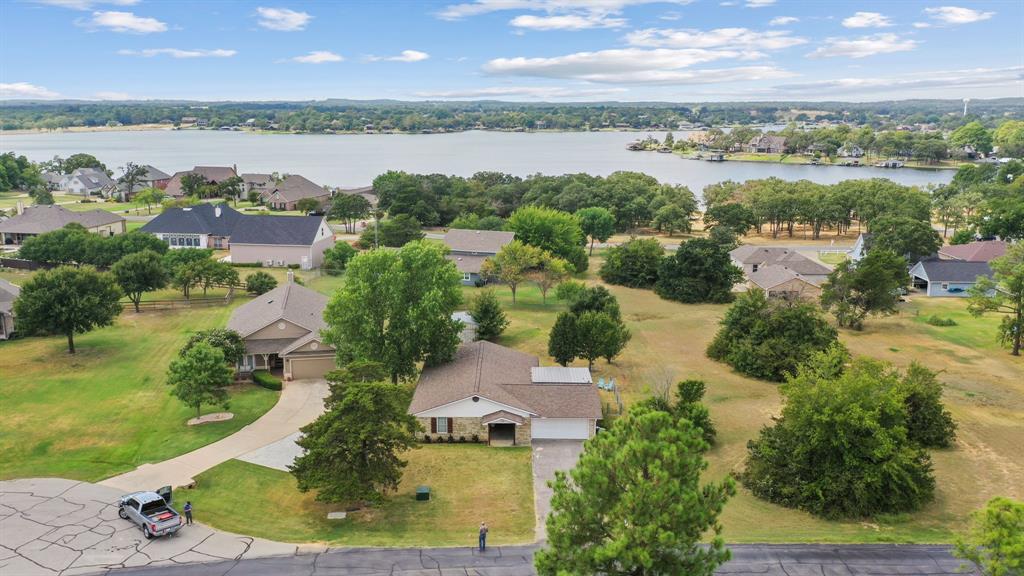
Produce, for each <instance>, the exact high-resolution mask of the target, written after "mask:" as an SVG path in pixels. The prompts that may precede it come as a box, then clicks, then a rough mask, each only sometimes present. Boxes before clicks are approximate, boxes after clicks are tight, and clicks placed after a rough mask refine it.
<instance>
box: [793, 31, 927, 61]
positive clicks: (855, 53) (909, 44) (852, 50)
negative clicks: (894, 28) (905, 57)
mask: <svg viewBox="0 0 1024 576" xmlns="http://www.w3.org/2000/svg"><path fill="white" fill-rule="evenodd" d="M917 45H918V42H917V41H916V40H910V39H907V38H901V37H900V36H898V35H896V34H874V35H871V36H861V37H859V38H826V39H825V44H824V45H823V46H821V47H819V48H818V49H817V50H815V51H814V52H811V53H810V54H808V55H807V56H808V57H810V58H833V57H836V56H845V57H847V58H865V57H867V56H874V55H876V54H888V53H891V52H906V51H909V50H913V49H914V48H916V47H917Z"/></svg>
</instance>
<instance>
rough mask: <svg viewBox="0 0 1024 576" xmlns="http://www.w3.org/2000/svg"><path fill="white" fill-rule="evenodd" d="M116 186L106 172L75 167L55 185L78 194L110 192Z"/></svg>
mask: <svg viewBox="0 0 1024 576" xmlns="http://www.w3.org/2000/svg"><path fill="white" fill-rule="evenodd" d="M115 187H116V184H115V183H114V181H113V180H111V179H110V176H107V173H106V172H104V171H102V170H98V169H96V168H76V169H75V171H74V172H72V173H71V174H66V175H65V176H64V178H62V179H61V181H60V183H59V184H58V185H57V188H58V189H59V190H62V191H64V192H66V193H68V194H78V195H80V196H91V195H104V194H110V192H112V191H113V190H114V188H115Z"/></svg>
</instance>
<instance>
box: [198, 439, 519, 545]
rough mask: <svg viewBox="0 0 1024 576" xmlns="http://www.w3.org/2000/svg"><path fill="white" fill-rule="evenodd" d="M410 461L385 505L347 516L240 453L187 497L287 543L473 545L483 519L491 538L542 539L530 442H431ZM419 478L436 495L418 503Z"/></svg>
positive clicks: (217, 521)
mask: <svg viewBox="0 0 1024 576" xmlns="http://www.w3.org/2000/svg"><path fill="white" fill-rule="evenodd" d="M403 458H405V459H406V460H407V461H408V462H409V465H408V467H407V468H406V469H405V472H404V474H403V476H402V483H401V485H400V486H399V489H398V491H397V492H396V493H394V494H391V495H389V496H388V497H387V499H386V501H385V502H384V504H382V505H381V506H378V507H374V508H370V509H367V510H364V511H359V512H355V513H351V514H349V517H348V518H346V519H344V520H327V513H328V512H333V511H342V510H344V508H343V507H342V506H340V505H330V504H324V503H321V502H317V501H316V500H315V498H314V493H313V492H308V493H305V494H303V493H302V492H299V490H298V488H296V484H295V478H294V477H293V476H292V475H291V474H290V473H288V472H282V471H279V470H274V469H271V468H265V467H263V466H258V465H255V464H249V463H246V462H242V461H239V460H230V461H228V462H225V463H224V464H221V465H220V466H217V467H216V468H213V469H211V470H208V471H207V472H204V473H203V474H200V475H199V477H198V478H196V481H197V488H196V489H194V490H188V491H186V492H184V493H183V494H185V495H184V496H181V497H182V498H188V499H189V500H191V501H192V504H193V506H195V509H196V511H197V514H199V515H200V516H198V518H200V519H201V520H202V521H203V522H206V523H209V524H210V525H212V526H216V527H217V528H220V529H222V530H227V531H229V532H236V533H239V534H249V535H252V536H257V537H262V538H270V539H272V540H278V541H282V542H324V543H328V544H330V545H334V546H338V545H340V546H470V545H474V544H475V543H476V536H477V529H478V527H479V525H480V522H483V521H486V522H487V524H488V526H489V528H490V538H489V539H488V543H490V544H495V545H500V544H517V543H526V542H532V541H533V538H534V524H535V520H534V511H533V510H534V509H533V479H532V473H531V464H530V449H529V448H490V447H488V446H485V445H471V444H452V445H423V446H422V447H420V448H418V449H416V450H412V451H409V452H407V453H406V454H404V455H403ZM419 485H427V486H429V487H430V488H431V490H432V493H431V499H430V500H429V501H427V502H421V501H416V499H415V490H416V487H417V486H419ZM240 510H244V511H245V513H244V514H239V511H240ZM254 518H255V519H258V521H256V522H253V519H254Z"/></svg>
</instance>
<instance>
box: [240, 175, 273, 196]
mask: <svg viewBox="0 0 1024 576" xmlns="http://www.w3.org/2000/svg"><path fill="white" fill-rule="evenodd" d="M240 177H241V178H242V187H243V189H244V190H245V193H246V194H248V193H249V192H252V191H253V190H255V191H257V192H259V193H261V194H262V193H263V192H266V191H267V190H268V189H269V188H271V187H273V186H274V184H276V183H277V180H275V179H274V175H273V174H255V173H254V174H242V175H241V176H240Z"/></svg>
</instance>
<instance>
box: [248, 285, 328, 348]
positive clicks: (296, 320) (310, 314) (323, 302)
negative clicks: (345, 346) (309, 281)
mask: <svg viewBox="0 0 1024 576" xmlns="http://www.w3.org/2000/svg"><path fill="white" fill-rule="evenodd" d="M326 307H327V296H324V295H323V294H321V293H319V292H316V291H313V290H310V289H309V288H306V287H305V286H299V285H298V284H295V283H293V282H288V283H286V284H282V285H281V286H278V287H277V288H274V289H273V290H271V291H270V292H267V293H265V294H262V295H260V296H257V297H255V298H253V299H252V300H250V301H248V302H246V303H245V304H242V305H241V306H239V307H238V308H235V311H234V312H232V313H231V318H230V319H229V320H228V328H229V329H231V330H234V331H235V332H238V333H239V334H241V335H242V337H243V338H244V337H245V336H247V335H249V334H252V333H253V332H255V331H257V330H259V329H261V328H264V327H266V326H269V325H270V324H271V323H272V322H276V321H278V320H286V321H288V322H291V323H292V324H295V325H297V326H301V327H303V328H305V329H306V330H309V331H310V332H316V333H318V334H319V332H320V330H321V329H323V328H326V327H327V324H326V323H325V322H324V309H325V308H326ZM300 338H301V337H300ZM289 341H294V339H292V340H289ZM280 343H282V344H283V343H284V342H283V340H282V341H281V342H280Z"/></svg>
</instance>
